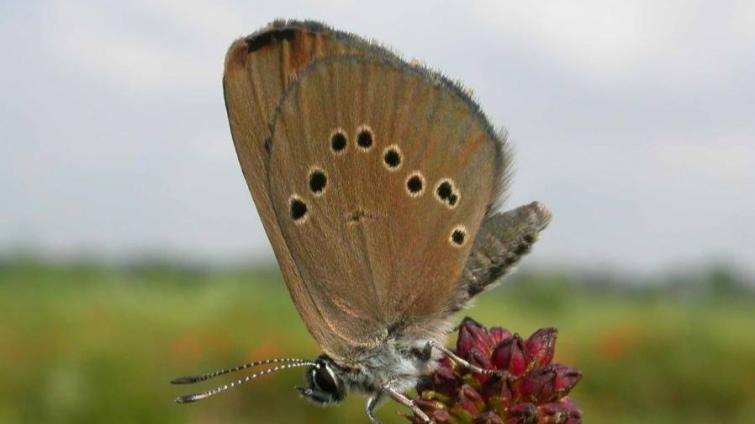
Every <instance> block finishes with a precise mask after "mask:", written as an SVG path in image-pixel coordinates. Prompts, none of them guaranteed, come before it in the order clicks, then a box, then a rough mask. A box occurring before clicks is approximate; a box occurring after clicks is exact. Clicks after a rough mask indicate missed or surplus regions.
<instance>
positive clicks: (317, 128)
mask: <svg viewBox="0 0 755 424" xmlns="http://www.w3.org/2000/svg"><path fill="white" fill-rule="evenodd" d="M273 131H274V132H273V138H272V143H271V159H270V174H269V181H270V191H271V193H272V201H273V207H274V209H275V212H276V216H277V219H278V223H279V225H280V228H281V231H282V235H283V238H284V239H285V240H286V242H287V246H288V248H289V250H290V252H291V255H292V258H293V261H294V264H295V266H296V268H297V270H298V274H299V275H300V276H301V278H302V279H303V282H304V286H305V287H306V289H307V292H308V294H309V296H311V299H312V300H313V303H314V305H315V307H316V308H317V309H318V313H319V316H320V317H322V318H323V320H324V322H325V324H326V326H327V328H328V329H329V331H334V332H336V333H337V334H338V335H339V336H340V338H341V340H340V341H339V340H336V339H329V340H325V342H322V341H321V345H322V348H323V349H324V350H325V351H326V352H327V353H329V354H332V355H336V356H340V357H343V356H348V355H349V352H350V350H351V349H353V348H359V347H370V346H372V345H374V344H376V343H377V341H378V340H380V339H382V338H384V337H385V336H386V333H387V331H388V329H389V328H395V326H397V325H398V326H400V325H402V324H405V323H407V322H412V321H413V320H417V319H427V318H429V317H434V316H438V315H440V314H446V313H447V306H448V303H449V301H450V299H451V298H452V297H453V296H454V293H455V291H456V286H457V282H458V281H459V277H460V275H461V272H462V269H463V267H464V264H465V260H466V258H467V256H468V254H469V251H470V248H471V247H472V244H473V241H474V239H475V235H476V234H477V231H478V228H479V226H480V222H481V221H482V219H483V217H484V216H485V215H486V213H487V211H488V209H489V207H490V205H491V204H492V203H493V202H494V201H495V200H496V199H497V198H498V194H499V190H500V188H501V182H502V175H503V173H504V169H503V168H504V163H505V162H506V161H505V153H504V151H503V148H502V147H503V146H502V142H501V141H500V140H499V139H498V137H497V136H496V134H495V132H494V131H493V130H492V128H491V126H490V125H489V123H488V121H487V120H486V119H485V117H484V116H483V115H482V114H481V113H480V111H479V109H478V107H477V106H476V105H475V104H474V103H473V102H472V101H471V100H470V99H469V97H468V96H467V95H466V94H465V93H464V92H462V91H461V90H460V89H459V88H458V87H456V86H455V85H453V84H451V83H450V82H448V81H447V80H445V79H444V78H442V77H441V76H439V75H437V74H433V73H429V72H427V71H425V70H423V69H421V68H418V67H412V66H409V65H406V64H404V63H400V62H396V61H390V60H381V59H379V58H375V57H366V56H361V57H356V56H338V57H332V58H328V59H324V60H322V61H318V62H316V63H315V64H313V65H312V66H310V67H309V68H308V69H307V71H305V73H304V74H303V75H302V76H301V77H300V78H299V79H298V80H297V82H296V83H295V84H294V85H293V86H292V87H291V89H290V90H289V92H288V93H287V94H286V97H285V98H284V100H283V101H282V102H281V104H280V106H279V108H278V113H277V116H276V118H275V119H274V130H273Z"/></svg>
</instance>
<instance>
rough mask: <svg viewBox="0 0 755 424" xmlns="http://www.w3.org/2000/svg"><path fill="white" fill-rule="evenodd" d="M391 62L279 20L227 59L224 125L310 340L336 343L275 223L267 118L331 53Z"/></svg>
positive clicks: (376, 50)
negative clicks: (300, 77) (302, 75)
mask: <svg viewBox="0 0 755 424" xmlns="http://www.w3.org/2000/svg"><path fill="white" fill-rule="evenodd" d="M343 53H350V54H371V55H377V56H381V57H392V55H391V54H390V53H389V52H387V51H385V50H384V49H382V48H380V47H377V46H375V45H373V44H370V43H368V42H366V41H364V40H362V39H360V38H358V37H355V36H353V35H350V34H345V33H342V32H338V31H333V30H331V29H329V28H327V27H325V26H323V25H321V24H317V23H312V22H295V21H292V22H283V21H278V22H275V23H273V24H271V25H270V26H268V27H267V28H265V29H263V30H261V31H259V32H257V33H255V34H252V35H251V36H249V37H246V38H243V39H240V40H237V41H236V42H235V43H234V44H233V45H232V46H231V48H230V49H229V51H228V54H227V56H226V63H225V73H224V76H223V89H224V93H225V102H226V109H227V112H228V120H229V123H230V126H231V133H232V135H233V141H234V145H235V147H236V152H237V154H238V157H239V161H240V163H241V168H242V170H243V173H244V177H245V179H246V181H247V184H248V186H249V189H250V191H251V193H252V197H253V198H254V202H255V204H256V206H257V210H258V212H259V215H260V218H261V220H262V223H263V226H264V228H265V231H266V232H267V236H268V238H269V239H270V242H271V244H272V246H273V250H274V252H275V255H276V257H277V259H278V263H279V264H280V267H281V271H282V273H283V276H284V279H285V280H286V284H287V286H288V288H289V292H290V294H291V297H292V299H293V301H294V303H295V304H296V306H297V309H298V310H299V312H300V314H301V315H302V317H303V318H304V322H305V324H306V325H307V328H308V329H309V331H310V332H311V333H312V335H313V337H314V338H315V339H316V340H317V341H318V342H320V343H321V344H322V343H328V344H332V343H334V342H332V341H331V342H328V340H329V339H331V338H336V339H337V338H338V337H339V335H338V333H335V332H333V331H331V330H330V329H328V328H327V326H326V325H325V322H324V321H323V319H322V317H321V316H320V315H319V313H318V311H317V305H316V304H315V303H314V300H313V299H312V298H311V297H310V296H309V295H308V292H307V289H306V287H305V286H304V285H303V282H302V279H301V276H300V275H299V271H298V269H297V267H295V266H294V261H293V258H292V257H291V254H290V252H289V250H288V247H287V245H286V241H285V240H284V238H283V237H282V235H281V231H280V228H279V227H278V222H277V220H275V218H274V214H273V207H272V203H271V200H270V189H269V186H268V178H267V173H268V161H269V154H268V151H267V148H266V147H265V145H266V142H267V141H268V140H269V138H270V135H271V133H270V126H271V119H272V117H273V115H274V112H275V108H276V106H277V105H278V103H279V102H280V100H281V98H282V97H283V94H284V92H285V90H286V89H287V87H288V86H289V85H290V84H291V83H292V82H293V81H294V80H295V79H296V76H297V75H298V74H299V73H300V72H301V71H302V70H303V69H305V68H306V67H307V66H308V65H309V64H310V63H312V62H313V61H314V60H317V59H320V58H323V57H327V56H330V55H336V54H343Z"/></svg>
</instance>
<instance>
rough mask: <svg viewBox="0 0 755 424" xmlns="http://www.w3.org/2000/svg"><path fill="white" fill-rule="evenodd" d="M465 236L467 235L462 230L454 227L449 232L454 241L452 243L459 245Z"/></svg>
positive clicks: (462, 242)
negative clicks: (451, 231)
mask: <svg viewBox="0 0 755 424" xmlns="http://www.w3.org/2000/svg"><path fill="white" fill-rule="evenodd" d="M466 236H467V235H466V234H465V233H464V232H463V231H461V230H459V229H456V230H454V231H453V233H451V240H452V241H453V242H454V244H456V245H459V246H461V245H462V244H464V238H465V237H466Z"/></svg>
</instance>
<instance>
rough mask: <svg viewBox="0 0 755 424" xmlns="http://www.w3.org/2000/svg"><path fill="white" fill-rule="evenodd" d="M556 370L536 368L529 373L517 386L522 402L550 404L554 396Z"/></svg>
mask: <svg viewBox="0 0 755 424" xmlns="http://www.w3.org/2000/svg"><path fill="white" fill-rule="evenodd" d="M555 383H556V370H554V369H553V367H550V366H549V367H547V368H538V369H536V370H534V371H532V372H531V373H529V374H528V375H527V376H526V377H524V379H522V381H521V383H520V384H519V395H520V396H521V398H522V399H524V400H529V401H535V400H541V401H545V402H550V401H551V400H552V399H553V397H554V396H555V395H556V389H555Z"/></svg>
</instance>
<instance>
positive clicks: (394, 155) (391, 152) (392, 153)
mask: <svg viewBox="0 0 755 424" xmlns="http://www.w3.org/2000/svg"><path fill="white" fill-rule="evenodd" d="M383 160H384V161H385V164H386V165H388V167H389V168H397V167H398V166H399V165H401V154H400V153H399V152H398V151H397V150H395V149H388V151H386V152H385V155H384V156H383Z"/></svg>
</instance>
